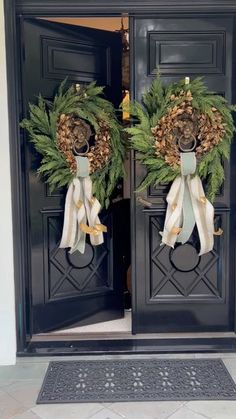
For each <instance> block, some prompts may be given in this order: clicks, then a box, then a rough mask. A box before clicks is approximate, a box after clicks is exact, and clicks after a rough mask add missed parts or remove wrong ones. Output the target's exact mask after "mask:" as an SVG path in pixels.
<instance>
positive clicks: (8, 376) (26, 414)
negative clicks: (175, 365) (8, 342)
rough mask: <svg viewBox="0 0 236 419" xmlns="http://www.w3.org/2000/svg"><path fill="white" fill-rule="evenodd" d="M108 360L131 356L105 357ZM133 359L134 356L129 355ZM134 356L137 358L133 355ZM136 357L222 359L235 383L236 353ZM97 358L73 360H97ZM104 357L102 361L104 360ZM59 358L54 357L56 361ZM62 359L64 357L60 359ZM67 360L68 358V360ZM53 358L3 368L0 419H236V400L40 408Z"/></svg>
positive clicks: (26, 360)
mask: <svg viewBox="0 0 236 419" xmlns="http://www.w3.org/2000/svg"><path fill="white" fill-rule="evenodd" d="M106 357H107V359H115V358H116V359H117V358H119V359H121V358H128V356H127V355H126V356H121V355H120V356H117V355H116V356H112V355H110V356H106ZM130 357H131V356H130ZM132 357H134V355H132ZM135 357H136V358H142V357H145V358H147V357H149V358H155V357H158V358H173V357H176V358H193V357H195V358H199V357H201V358H206V357H210V358H213V357H214V358H222V359H223V361H224V362H225V365H226V367H227V368H228V370H229V372H230V373H231V375H232V377H233V379H234V380H236V354H224V355H222V354H195V355H194V354H189V355H185V354H183V355H180V354H178V355H165V356H163V355H149V356H148V355H145V356H144V355H143V356H142V355H137V356H135ZM97 358H98V357H95V356H90V357H70V359H90V360H92V359H97ZM101 358H102V357H101V355H100V356H99V359H101ZM55 359H56V357H53V360H55ZM59 359H60V360H62V359H63V357H60V358H59ZM66 359H68V357H67V358H66ZM49 361H50V358H45V357H41V358H30V357H28V358H18V359H17V364H16V365H15V366H9V367H8V366H4V367H0V419H10V418H14V419H40V418H41V419H122V418H123V419H167V418H170V419H203V418H205V419H206V418H208V419H226V418H227V419H235V417H236V401H204V402H203V401H195V402H184V401H183V402H175V401H173V402H136V403H88V404H87V403H82V404H57V405H56V404H55V405H37V406H36V404H35V400H36V398H37V395H38V392H39V389H40V387H41V384H42V380H43V377H44V374H45V371H46V369H47V366H48V363H49Z"/></svg>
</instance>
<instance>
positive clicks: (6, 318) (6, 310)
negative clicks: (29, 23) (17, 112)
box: [0, 0, 16, 365]
mask: <svg viewBox="0 0 236 419" xmlns="http://www.w3.org/2000/svg"><path fill="white" fill-rule="evenodd" d="M3 1H4V0H0V92H1V100H0V132H1V152H0V190H1V205H0V219H1V222H0V237H1V241H0V267H1V274H0V365H9V364H14V363H15V360H16V332H15V297H14V273H13V237H12V208H11V174H10V153H9V125H8V102H7V76H6V48H5V27H4V10H3Z"/></svg>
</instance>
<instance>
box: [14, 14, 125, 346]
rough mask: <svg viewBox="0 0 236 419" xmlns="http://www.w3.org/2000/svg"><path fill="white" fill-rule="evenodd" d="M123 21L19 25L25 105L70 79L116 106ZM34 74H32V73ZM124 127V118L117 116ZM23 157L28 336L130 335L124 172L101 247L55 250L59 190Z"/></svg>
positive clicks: (121, 88) (33, 160)
mask: <svg viewBox="0 0 236 419" xmlns="http://www.w3.org/2000/svg"><path fill="white" fill-rule="evenodd" d="M128 31H129V28H128V19H127V18H120V17H116V18H107V17H106V18H102V17H99V18H92V17H91V18H48V19H47V18H44V19H26V20H25V21H24V23H23V33H24V56H23V57H22V74H23V94H22V95H23V103H24V113H25V114H27V107H28V102H30V101H32V98H33V97H35V96H36V95H38V94H39V93H41V94H42V95H43V96H44V97H47V98H49V99H50V98H51V97H52V94H54V92H55V91H56V88H57V87H58V85H59V84H60V81H61V80H63V79H64V78H65V77H68V82H69V83H81V84H82V83H89V82H90V81H93V80H96V82H97V84H98V85H102V86H105V90H104V92H105V97H106V98H107V99H109V100H110V101H111V102H112V103H113V104H114V106H115V107H116V108H118V107H119V105H120V103H121V101H128V100H129V92H130V86H129V40H128ZM32 72H33V74H32ZM119 118H120V120H122V123H123V124H126V123H127V119H128V115H127V114H126V113H123V114H122V113H121V112H120V113H119ZM26 155H27V169H26V171H27V174H28V176H29V177H28V185H27V187H28V203H29V208H28V210H29V223H30V225H31V230H30V244H31V246H30V249H29V250H30V253H31V261H32V263H31V278H32V280H31V284H30V286H31V295H32V300H31V303H32V307H31V310H30V323H31V326H32V335H33V339H34V337H35V339H38V338H40V339H42V337H43V336H46V337H48V338H50V336H52V338H53V336H55V335H56V336H60V337H62V339H63V336H64V337H65V338H66V337H68V336H72V337H74V338H75V339H79V338H80V337H81V338H82V339H83V338H85V337H86V336H87V335H88V334H89V335H91V334H92V335H93V334H94V335H96V336H97V335H99V334H101V335H103V336H104V334H105V335H108V334H112V335H114V334H117V335H119V334H127V333H128V334H130V333H131V329H132V327H131V255H130V253H131V251H130V209H129V208H130V182H129V159H128V158H127V160H126V162H125V166H126V172H127V176H126V178H125V180H124V181H122V182H120V183H119V184H118V185H117V187H116V190H115V191H114V194H113V199H112V205H111V209H109V210H108V211H104V213H103V214H102V217H103V219H104V220H105V222H106V224H107V225H108V229H109V231H110V233H109V234H108V235H107V238H106V241H105V243H104V245H103V246H98V247H97V248H98V249H95V250H94V249H92V248H91V246H89V244H88V245H87V248H86V251H85V255H83V256H80V255H79V254H78V252H76V254H74V255H72V256H71V255H69V253H68V252H67V251H64V250H63V249H59V250H58V240H59V239H60V232H61V227H62V217H63V206H64V199H65V191H58V192H57V193H54V194H51V193H50V192H49V191H48V189H47V186H46V185H45V184H43V182H42V181H40V180H39V179H38V178H36V176H35V173H34V170H35V167H36V165H37V156H36V157H35V153H34V151H33V149H32V148H31V147H30V146H29V150H27V151H26Z"/></svg>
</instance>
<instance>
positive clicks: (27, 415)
mask: <svg viewBox="0 0 236 419" xmlns="http://www.w3.org/2000/svg"><path fill="white" fill-rule="evenodd" d="M12 419H40V418H39V416H38V415H36V414H35V413H33V412H32V411H31V410H27V412H24V413H22V414H19V415H16V416H12Z"/></svg>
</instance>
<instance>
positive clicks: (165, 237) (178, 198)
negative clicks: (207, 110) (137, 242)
mask: <svg viewBox="0 0 236 419" xmlns="http://www.w3.org/2000/svg"><path fill="white" fill-rule="evenodd" d="M195 170H196V157H195V153H192V152H187V153H181V174H182V175H181V176H179V177H178V178H176V179H175V180H174V182H173V184H172V186H171V188H170V191H169V194H168V195H167V203H168V206H167V212H166V218H165V225H164V230H163V232H161V235H162V243H161V244H166V245H168V246H171V247H172V248H173V247H174V245H175V243H176V242H181V243H182V244H184V243H186V242H187V241H188V240H189V238H190V236H191V234H192V232H193V229H194V226H195V224H196V225H197V229H198V234H199V239H200V246H201V249H200V253H199V255H203V254H204V253H207V252H210V251H211V250H212V249H213V245H214V238H213V235H214V207H213V205H212V204H211V203H210V202H209V201H208V200H207V198H206V197H205V193H204V190H203V186H202V182H201V179H200V178H199V176H194V177H192V176H191V175H192V174H193V173H195Z"/></svg>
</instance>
